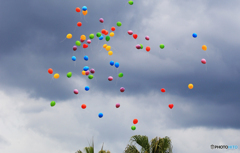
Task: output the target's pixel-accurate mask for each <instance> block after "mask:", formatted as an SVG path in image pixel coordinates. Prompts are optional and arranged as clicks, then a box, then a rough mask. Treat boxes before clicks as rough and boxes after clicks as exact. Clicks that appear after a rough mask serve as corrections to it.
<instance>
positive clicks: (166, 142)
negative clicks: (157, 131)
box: [124, 135, 173, 153]
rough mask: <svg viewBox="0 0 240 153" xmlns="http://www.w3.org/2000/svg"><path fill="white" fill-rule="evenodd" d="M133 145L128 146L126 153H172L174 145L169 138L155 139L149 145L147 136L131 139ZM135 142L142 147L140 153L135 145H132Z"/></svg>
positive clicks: (136, 136)
mask: <svg viewBox="0 0 240 153" xmlns="http://www.w3.org/2000/svg"><path fill="white" fill-rule="evenodd" d="M130 141H131V144H130V145H127V147H126V148H125V151H124V153H172V148H173V147H172V144H171V139H170V138H169V137H167V136H166V137H165V138H158V137H155V138H153V139H152V140H151V142H150V143H149V141H148V137H147V136H145V135H143V136H142V135H134V136H132V137H131V139H130ZM133 142H135V143H137V144H138V145H139V146H141V150H140V151H139V150H138V149H137V147H136V146H135V145H133V144H132V143H133Z"/></svg>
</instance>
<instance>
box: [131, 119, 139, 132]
mask: <svg viewBox="0 0 240 153" xmlns="http://www.w3.org/2000/svg"><path fill="white" fill-rule="evenodd" d="M137 123H138V119H136V118H135V119H134V120H133V124H137ZM131 129H132V130H133V131H134V130H136V126H135V125H133V126H132V127H131Z"/></svg>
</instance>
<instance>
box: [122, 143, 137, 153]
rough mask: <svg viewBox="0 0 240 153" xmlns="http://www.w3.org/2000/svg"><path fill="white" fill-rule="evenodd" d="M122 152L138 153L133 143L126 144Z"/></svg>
mask: <svg viewBox="0 0 240 153" xmlns="http://www.w3.org/2000/svg"><path fill="white" fill-rule="evenodd" d="M124 153H140V152H139V151H138V149H137V147H136V146H134V145H127V147H126V148H125V150H124Z"/></svg>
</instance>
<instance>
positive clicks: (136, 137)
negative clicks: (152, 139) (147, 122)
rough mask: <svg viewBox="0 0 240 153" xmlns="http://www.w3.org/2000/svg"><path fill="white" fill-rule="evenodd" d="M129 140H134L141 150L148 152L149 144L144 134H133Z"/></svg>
mask: <svg viewBox="0 0 240 153" xmlns="http://www.w3.org/2000/svg"><path fill="white" fill-rule="evenodd" d="M130 141H131V142H136V143H137V144H138V145H139V146H141V147H142V148H141V152H143V153H144V152H147V153H150V145H149V141H148V137H147V136H145V135H134V136H132V137H131V140H130Z"/></svg>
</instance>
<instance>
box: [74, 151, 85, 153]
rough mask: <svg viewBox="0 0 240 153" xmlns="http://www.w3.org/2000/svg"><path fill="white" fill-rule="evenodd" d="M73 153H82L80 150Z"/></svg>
mask: <svg viewBox="0 0 240 153" xmlns="http://www.w3.org/2000/svg"><path fill="white" fill-rule="evenodd" d="M75 153H83V152H82V151H81V150H77V151H76V152H75Z"/></svg>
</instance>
